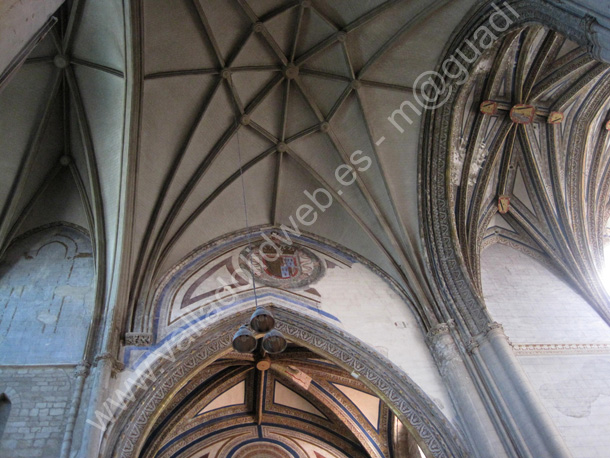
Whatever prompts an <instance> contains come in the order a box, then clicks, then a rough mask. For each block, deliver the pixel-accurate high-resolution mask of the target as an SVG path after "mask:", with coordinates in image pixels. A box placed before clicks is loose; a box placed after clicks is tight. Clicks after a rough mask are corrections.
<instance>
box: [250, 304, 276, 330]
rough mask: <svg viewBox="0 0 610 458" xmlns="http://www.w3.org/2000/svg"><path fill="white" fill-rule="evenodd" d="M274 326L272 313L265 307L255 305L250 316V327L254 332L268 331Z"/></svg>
mask: <svg viewBox="0 0 610 458" xmlns="http://www.w3.org/2000/svg"><path fill="white" fill-rule="evenodd" d="M274 326H275V318H274V317H273V314H272V313H271V312H270V311H269V310H267V309H266V308H265V307H260V306H257V307H256V310H255V311H254V313H253V314H252V317H251V318H250V327H251V328H252V329H254V330H255V331H256V332H261V333H265V332H269V331H271V330H272V329H273V327H274Z"/></svg>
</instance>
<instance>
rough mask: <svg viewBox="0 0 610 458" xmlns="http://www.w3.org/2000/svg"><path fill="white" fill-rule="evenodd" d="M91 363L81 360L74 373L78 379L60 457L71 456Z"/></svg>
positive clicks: (66, 457)
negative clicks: (75, 427) (79, 410)
mask: <svg viewBox="0 0 610 458" xmlns="http://www.w3.org/2000/svg"><path fill="white" fill-rule="evenodd" d="M89 367H90V365H89V363H87V362H86V361H81V362H80V364H79V365H78V366H76V370H75V372H74V375H75V376H76V381H75V384H74V394H73V395H72V402H71V403H70V411H69V412H68V418H67V424H66V430H65V432H64V439H63V441H62V443H61V452H60V455H59V456H60V458H68V457H69V456H70V449H71V448H72V439H73V438H74V425H75V424H76V419H77V417H78V409H79V408H80V404H81V400H82V398H83V388H84V387H85V381H86V380H87V375H89Z"/></svg>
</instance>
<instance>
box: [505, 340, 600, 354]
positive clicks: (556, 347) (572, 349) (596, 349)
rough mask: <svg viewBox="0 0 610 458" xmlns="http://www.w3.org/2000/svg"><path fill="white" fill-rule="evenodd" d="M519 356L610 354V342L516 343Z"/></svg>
mask: <svg viewBox="0 0 610 458" xmlns="http://www.w3.org/2000/svg"><path fill="white" fill-rule="evenodd" d="M513 348H514V350H515V354H516V355H517V356H537V355H587V354H590V355H599V354H610V343H579V344H570V343H555V344H553V343H547V344H514V345H513Z"/></svg>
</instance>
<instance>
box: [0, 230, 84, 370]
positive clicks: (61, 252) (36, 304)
mask: <svg viewBox="0 0 610 458" xmlns="http://www.w3.org/2000/svg"><path fill="white" fill-rule="evenodd" d="M94 293H95V284H94V267H93V254H92V248H91V242H90V241H89V238H88V237H87V236H86V235H85V234H84V233H83V232H81V231H79V230H77V229H74V228H72V227H68V226H52V227H48V228H46V229H43V230H39V231H36V232H33V233H31V234H30V235H29V236H27V237H24V238H22V239H20V240H18V241H17V242H15V243H14V244H13V245H11V247H10V248H9V250H8V252H7V254H6V256H5V257H4V258H3V260H2V262H1V263H0V365H2V364H5V365H6V364H12V365H20V364H51V363H53V364H70V363H74V364H75V363H78V362H79V361H80V360H81V359H82V355H83V349H84V345H85V340H86V338H87V332H88V329H89V324H90V321H91V313H92V310H93V304H94Z"/></svg>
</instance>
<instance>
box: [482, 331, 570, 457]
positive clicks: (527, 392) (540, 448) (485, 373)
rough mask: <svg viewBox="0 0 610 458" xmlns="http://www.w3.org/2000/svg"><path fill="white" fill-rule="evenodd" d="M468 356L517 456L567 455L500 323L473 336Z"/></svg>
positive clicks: (557, 432)
mask: <svg viewBox="0 0 610 458" xmlns="http://www.w3.org/2000/svg"><path fill="white" fill-rule="evenodd" d="M470 352H471V354H472V358H473V360H474V361H475V363H476V364H477V366H478V368H479V369H480V372H481V377H482V379H483V380H484V382H485V385H486V386H487V388H488V390H489V392H490V393H491V395H492V399H493V402H494V404H495V408H496V410H497V411H498V414H499V415H500V418H501V419H502V422H503V423H504V427H505V428H506V430H507V432H508V434H509V436H510V437H511V441H512V442H513V444H514V447H515V449H516V451H517V453H518V455H519V456H520V457H533V458H536V457H542V456H548V457H553V458H562V457H570V456H571V454H570V452H569V451H568V449H567V447H566V445H565V443H564V442H563V439H562V438H561V436H560V434H559V431H558V430H557V428H556V427H555V425H554V423H553V422H552V421H551V419H550V418H549V416H548V413H547V412H546V410H545V409H544V407H543V406H542V404H541V402H540V400H539V398H538V396H537V394H536V393H535V392H534V388H533V387H532V385H531V383H530V381H529V379H528V378H527V376H526V375H525V372H523V369H522V368H521V365H520V364H519V361H517V358H516V357H515V355H514V353H513V350H512V347H511V344H510V342H509V341H508V338H507V337H506V335H505V334H504V330H503V329H502V326H501V325H500V324H498V323H492V324H490V325H489V328H488V330H487V331H486V332H484V333H482V334H479V335H478V336H476V337H475V338H474V339H473V343H472V345H471V347H470Z"/></svg>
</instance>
